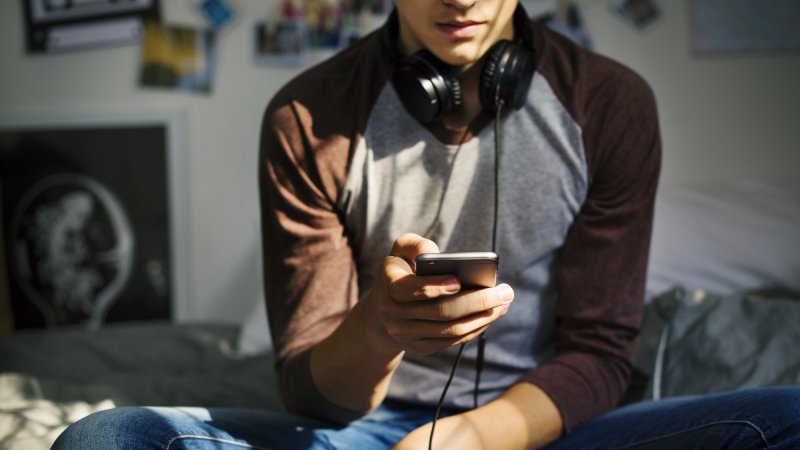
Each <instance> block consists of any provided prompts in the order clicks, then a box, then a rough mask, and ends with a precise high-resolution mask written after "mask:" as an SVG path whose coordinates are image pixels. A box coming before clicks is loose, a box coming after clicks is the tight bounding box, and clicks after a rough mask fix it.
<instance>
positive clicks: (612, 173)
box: [525, 59, 661, 432]
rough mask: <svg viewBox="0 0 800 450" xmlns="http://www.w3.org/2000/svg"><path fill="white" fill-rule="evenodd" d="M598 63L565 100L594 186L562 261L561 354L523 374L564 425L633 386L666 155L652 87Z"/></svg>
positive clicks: (615, 399)
mask: <svg viewBox="0 0 800 450" xmlns="http://www.w3.org/2000/svg"><path fill="white" fill-rule="evenodd" d="M596 61H598V62H597V64H593V63H580V64H578V66H579V67H583V69H582V70H585V72H586V73H587V74H588V75H589V76H591V75H594V78H593V81H592V82H591V87H587V88H577V89H575V93H574V97H573V98H571V99H568V101H567V102H566V103H567V105H568V107H572V109H573V114H574V115H575V118H576V120H577V121H578V122H579V123H581V125H582V131H583V143H584V149H585V154H586V157H587V163H588V166H589V173H590V187H589V190H588V194H587V198H586V201H585V202H584V204H583V206H582V208H581V210H580V212H579V214H578V216H577V218H576V220H575V222H574V223H573V225H572V227H571V228H570V231H569V233H568V236H567V239H566V242H565V244H564V246H563V248H562V249H561V252H560V255H559V258H558V263H557V264H558V266H557V277H558V279H557V282H558V286H559V291H560V303H559V307H558V311H557V316H556V324H557V343H556V346H557V354H556V356H555V357H554V358H553V359H551V360H550V361H548V362H546V363H544V364H542V365H541V366H539V367H538V368H537V369H535V370H534V371H533V372H531V373H530V374H528V375H527V376H526V377H525V379H526V380H527V381H530V382H532V383H534V384H536V385H537V386H539V387H540V388H542V390H544V391H545V392H546V393H547V394H548V396H549V397H550V398H551V399H552V400H553V402H554V403H555V404H556V406H557V407H558V409H559V411H560V412H561V416H562V419H563V422H564V429H565V431H566V432H570V431H571V430H573V429H574V428H575V427H577V426H579V425H580V424H582V423H584V422H586V421H587V420H590V419H592V418H594V417H595V416H597V415H599V414H601V413H603V412H605V411H607V410H609V409H611V408H613V407H615V406H617V405H618V403H619V401H620V399H621V397H622V395H623V394H624V391H625V390H626V388H627V386H628V383H629V380H630V374H631V370H632V363H631V359H632V356H633V352H634V350H635V347H636V345H637V343H638V334H639V328H640V325H641V317H642V307H643V299H644V285H645V276H646V272H647V260H648V253H649V247H650V235H651V228H652V217H653V204H654V199H655V193H656V187H657V184H658V176H659V170H660V161H661V144H660V136H659V128H658V118H657V112H656V104H655V99H654V96H653V93H652V91H651V90H650V88H649V87H648V86H647V84H646V83H645V82H644V81H643V80H642V79H641V78H639V77H638V76H637V75H635V74H634V73H633V72H631V71H629V70H627V69H625V68H622V67H621V66H617V65H609V62H608V61H607V60H604V59H599V60H596ZM608 67H611V70H608ZM595 69H596V70H595ZM578 72H580V70H579V71H578ZM576 78H580V77H579V76H577V77H576ZM598 78H599V79H598ZM562 81H563V80H562Z"/></svg>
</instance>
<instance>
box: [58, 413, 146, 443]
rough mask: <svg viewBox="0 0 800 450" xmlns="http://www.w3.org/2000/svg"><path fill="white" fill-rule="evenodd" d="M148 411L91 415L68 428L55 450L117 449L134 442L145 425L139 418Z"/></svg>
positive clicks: (59, 438) (60, 437)
mask: <svg viewBox="0 0 800 450" xmlns="http://www.w3.org/2000/svg"><path fill="white" fill-rule="evenodd" d="M147 414H148V411H147V410H146V409H145V408H135V407H124V408H114V409H109V410H105V411H99V412H96V413H93V414H90V415H88V416H86V417H84V418H82V419H80V420H79V421H77V422H75V423H74V424H72V425H70V426H69V427H67V429H66V430H64V432H62V433H61V434H60V435H59V436H58V438H57V439H56V441H55V442H54V443H53V446H52V448H51V449H52V450H67V449H69V450H72V449H84V450H93V449H115V448H122V447H120V444H121V443H124V442H135V441H136V437H137V436H140V428H141V425H142V423H143V421H142V420H139V419H138V418H139V417H142V416H144V415H147Z"/></svg>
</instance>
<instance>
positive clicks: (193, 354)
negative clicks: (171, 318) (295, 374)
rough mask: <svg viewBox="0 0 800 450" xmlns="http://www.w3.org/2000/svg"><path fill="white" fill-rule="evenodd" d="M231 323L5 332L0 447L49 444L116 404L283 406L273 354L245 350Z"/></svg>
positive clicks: (0, 354)
mask: <svg viewBox="0 0 800 450" xmlns="http://www.w3.org/2000/svg"><path fill="white" fill-rule="evenodd" d="M237 333H238V330H237V328H236V327H234V326H227V325H174V324H168V323H161V322H147V323H135V324H120V325H113V326H110V327H107V328H104V329H101V330H99V331H94V332H88V331H84V330H79V329H64V330H59V331H57V332H42V331H24V332H19V333H17V334H15V335H14V336H13V337H4V338H0V449H15V450H16V449H23V448H24V449H40V448H42V449H46V448H49V446H50V444H51V443H52V442H53V441H54V440H55V438H56V437H57V436H58V434H59V433H60V432H61V431H63V429H64V428H65V427H66V426H67V425H69V424H70V423H72V422H75V421H76V420H78V419H80V418H82V417H84V416H85V415H87V414H89V413H91V412H94V411H98V410H102V409H108V408H111V407H114V406H124V405H150V406H159V405H180V406H239V407H256V408H270V409H280V408H281V406H280V401H279V399H278V395H277V391H276V388H275V374H274V371H273V369H272V363H273V362H272V358H271V357H270V356H269V355H260V356H254V357H242V356H240V355H238V354H237V352H236V351H235V350H234V348H233V347H234V344H235V342H236V337H237Z"/></svg>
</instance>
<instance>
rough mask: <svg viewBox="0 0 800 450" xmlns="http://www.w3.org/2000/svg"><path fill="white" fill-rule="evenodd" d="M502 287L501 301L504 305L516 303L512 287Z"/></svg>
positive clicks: (505, 285)
mask: <svg viewBox="0 0 800 450" xmlns="http://www.w3.org/2000/svg"><path fill="white" fill-rule="evenodd" d="M501 287H502V291H501V292H500V295H502V300H501V301H502V303H503V304H504V305H508V304H509V303H511V302H513V301H514V290H513V289H511V286H509V285H507V284H504V285H502V286H501Z"/></svg>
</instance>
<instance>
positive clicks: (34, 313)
mask: <svg viewBox="0 0 800 450" xmlns="http://www.w3.org/2000/svg"><path fill="white" fill-rule="evenodd" d="M168 176H169V172H168V139H167V129H166V126H164V125H159V124H147V125H143V124H142V125H140V124H137V125H135V126H125V125H115V126H96V127H95V126H91V125H86V126H79V127H60V126H58V127H35V128H27V127H22V128H19V127H5V126H2V127H0V180H1V181H0V195H1V196H2V198H0V203H1V204H2V210H1V211H0V217H1V218H2V225H3V226H2V229H3V235H2V236H0V238H2V239H3V245H2V246H0V247H2V248H4V249H5V252H4V255H3V256H4V260H5V266H6V273H5V274H4V277H5V279H6V280H7V281H8V297H9V301H8V303H9V304H10V309H11V312H12V314H13V324H14V327H15V329H22V328H42V327H60V326H66V325H81V326H85V327H88V328H98V327H101V326H103V325H104V324H107V323H111V322H121V321H131V320H149V319H170V318H171V317H172V309H173V297H174V289H173V285H172V282H171V279H172V277H171V274H170V268H171V265H172V263H171V260H172V255H171V250H170V249H171V246H170V241H171V239H172V236H171V234H170V226H169V224H170V217H169V216H170V205H169V198H170V197H169V180H168Z"/></svg>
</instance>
